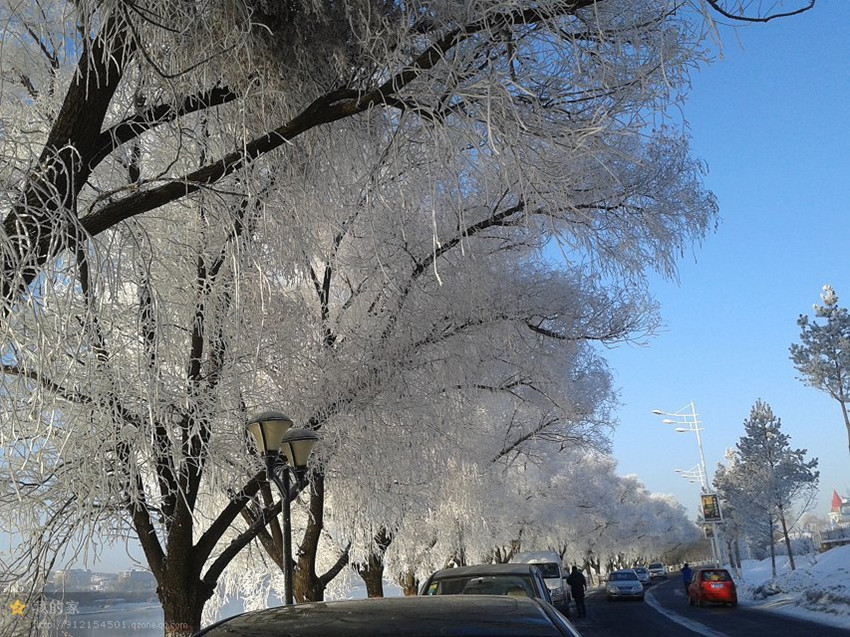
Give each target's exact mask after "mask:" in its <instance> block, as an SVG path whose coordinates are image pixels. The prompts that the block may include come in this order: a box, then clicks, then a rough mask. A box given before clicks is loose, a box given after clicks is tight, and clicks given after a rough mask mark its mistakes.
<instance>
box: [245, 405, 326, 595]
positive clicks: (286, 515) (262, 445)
mask: <svg viewBox="0 0 850 637" xmlns="http://www.w3.org/2000/svg"><path fill="white" fill-rule="evenodd" d="M245 429H246V430H247V431H249V432H250V433H251V435H252V436H254V439H255V440H256V441H257V449H258V450H259V452H260V454H261V455H262V456H263V459H264V460H265V461H266V474H267V475H268V477H269V480H271V481H272V482H274V483H275V484H276V485H277V487H278V489H280V495H281V509H282V512H283V575H284V603H285V604H287V605H291V604H293V603H294V598H293V593H292V580H293V576H294V573H293V568H292V518H291V512H290V505H291V503H292V499H293V498H294V497H295V496H296V495H298V493H299V491H300V490H301V489H303V488H304V487H305V486H306V485H307V461H308V460H309V458H310V452H311V451H312V450H313V445H314V444H316V441H317V440H318V439H319V436H317V435H316V432H314V431H310V430H309V429H298V428H295V427H293V426H292V420H290V419H289V417H288V416H286V415H285V414H283V413H281V412H279V411H265V412H263V413H261V414H258V415H257V416H255V417H254V418H253V419H251V420H250V421H248V424H246V425H245ZM290 472H292V474H293V475H290ZM292 477H294V478H295V483H294V484H291V482H292Z"/></svg>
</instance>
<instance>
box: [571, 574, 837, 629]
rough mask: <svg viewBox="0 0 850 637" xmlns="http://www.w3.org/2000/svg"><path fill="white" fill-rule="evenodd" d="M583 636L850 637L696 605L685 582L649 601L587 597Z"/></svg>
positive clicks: (656, 590)
mask: <svg viewBox="0 0 850 637" xmlns="http://www.w3.org/2000/svg"><path fill="white" fill-rule="evenodd" d="M570 619H571V620H572V622H573V624H574V625H575V627H576V628H577V629H578V631H579V632H580V633H581V635H582V637H615V636H616V637H621V636H627V637H693V636H694V635H702V636H703V637H759V636H761V635H769V636H770V637H848V631H847V630H846V629H843V628H836V627H833V626H826V625H824V624H818V623H814V622H808V621H804V620H800V619H796V618H793V617H789V616H787V615H781V614H778V613H771V612H767V611H762V610H757V609H755V608H748V607H746V606H738V607H737V608H729V607H726V606H720V605H709V606H704V607H703V608H699V607H697V606H690V605H689V604H688V599H687V597H685V591H684V589H683V587H682V584H681V581H680V580H679V578H676V577H672V576H671V577H670V579H669V580H666V581H665V580H662V581H661V582H659V583H654V584H652V586H650V587H649V588H648V589H647V591H646V601H644V602H637V601H631V600H628V601H613V602H609V601H607V600H606V599H605V593H604V591H601V590H599V591H594V592H593V593H592V594H591V595H589V596H588V597H587V617H586V618H584V619H576V617H575V612H572V614H571V618H570Z"/></svg>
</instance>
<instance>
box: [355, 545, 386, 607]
mask: <svg viewBox="0 0 850 637" xmlns="http://www.w3.org/2000/svg"><path fill="white" fill-rule="evenodd" d="M357 573H358V574H359V575H360V577H362V578H363V581H364V582H365V583H366V597H369V598H373V597H383V596H384V562H383V560H382V559H381V558H380V557H378V556H375V555H370V556H369V563H368V564H366V565H362V566H358V567H357Z"/></svg>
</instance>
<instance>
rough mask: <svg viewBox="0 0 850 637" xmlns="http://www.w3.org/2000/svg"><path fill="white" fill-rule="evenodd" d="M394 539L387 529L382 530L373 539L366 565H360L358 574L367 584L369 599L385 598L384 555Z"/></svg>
mask: <svg viewBox="0 0 850 637" xmlns="http://www.w3.org/2000/svg"><path fill="white" fill-rule="evenodd" d="M392 541H393V537H392V535H391V534H390V533H389V532H387V530H386V529H385V528H381V529H380V530H378V532H377V533H375V537H374V538H372V544H373V550H372V552H371V553H370V554H369V559H368V560H367V562H366V564H358V565H357V566H356V569H357V572H358V573H359V575H360V577H362V578H363V581H364V582H365V583H366V595H367V597H383V596H384V555H386V553H387V549H388V548H389V547H390V544H392Z"/></svg>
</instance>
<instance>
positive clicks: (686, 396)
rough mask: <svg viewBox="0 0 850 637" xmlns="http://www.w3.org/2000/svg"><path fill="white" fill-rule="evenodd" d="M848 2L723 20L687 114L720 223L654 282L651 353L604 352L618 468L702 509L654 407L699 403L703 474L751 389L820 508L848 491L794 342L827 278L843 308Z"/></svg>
mask: <svg viewBox="0 0 850 637" xmlns="http://www.w3.org/2000/svg"><path fill="white" fill-rule="evenodd" d="M848 27H850V2H847V1H846V0H820V2H818V3H817V5H816V7H815V9H814V10H812V11H810V12H809V13H807V14H805V15H801V16H797V17H794V18H789V19H784V20H778V21H774V22H771V23H768V24H758V25H753V26H747V27H745V28H740V27H739V28H738V29H737V30H736V31H734V32H733V31H732V30H730V29H728V28H721V33H722V36H723V43H724V44H723V52H722V59H719V60H717V61H716V62H715V63H713V64H712V65H710V66H708V67H706V68H704V69H702V70H701V71H700V72H699V73H697V74H695V75H694V77H693V86H692V91H691V93H690V97H689V99H688V101H687V103H686V104H685V106H684V108H683V116H684V117H685V119H686V120H687V121H688V123H689V125H690V132H691V136H692V145H693V153H694V154H695V155H696V156H697V157H699V158H701V159H702V160H704V161H705V162H706V163H707V165H708V170H709V173H708V175H707V176H706V178H705V183H706V186H707V187H708V188H709V189H711V190H712V191H713V192H714V193H715V194H716V195H717V198H718V200H719V204H720V210H721V215H722V223H721V225H720V227H719V229H718V231H717V232H716V233H715V234H714V235H713V236H711V237H709V239H708V240H707V241H706V242H705V243H704V244H703V245H702V246H699V247H697V248H696V249H695V250H694V251H693V252H692V253H688V254H687V255H686V256H685V257H684V258H683V259H682V260H681V261H680V277H679V281H678V282H668V281H664V280H661V279H660V278H657V277H656V278H653V279H652V283H651V289H652V291H653V293H654V294H655V296H656V298H657V299H658V301H659V302H660V304H661V312H662V316H663V319H664V321H665V328H664V330H663V331H662V332H661V333H659V334H658V336H657V337H656V338H654V339H653V340H652V341H651V342H650V343H649V345H648V346H646V347H633V346H625V347H621V348H618V349H616V350H612V351H608V352H606V357H607V358H608V360H609V362H610V364H611V366H612V368H613V369H614V373H615V382H616V384H617V386H618V387H619V388H620V392H621V402H622V404H623V405H622V408H621V409H620V410H619V419H620V426H619V428H618V430H617V432H616V433H615V435H614V455H615V457H616V458H617V459H618V461H619V473H621V474H632V473H633V474H636V475H637V476H638V477H640V478H641V479H642V480H643V481H644V483H645V484H646V486H647V487H648V488H649V489H650V490H651V491H656V492H663V493H672V494H674V495H675V496H676V497H677V498H678V499H679V500H680V502H682V503H683V504H684V505H685V506H686V507H687V508H688V510H689V511H693V512H694V513H696V510H697V505H698V496H699V487H698V486H697V485H694V484H690V483H689V482H688V481H687V480H685V479H683V478H681V477H680V476H678V475H677V474H675V473H674V472H675V470H676V469H686V470H687V469H690V468H692V467H694V466H695V465H696V464H697V462H698V450H697V442H696V437H695V436H694V435H693V434H681V433H675V432H674V431H673V429H674V427H673V426H671V425H664V424H662V423H661V420H662V417H660V416H655V415H653V414H652V410H653V409H660V410H663V411H668V412H673V411H677V410H679V409H681V408H683V407H686V406H687V405H688V403H689V402H690V401H694V402H695V404H696V408H697V412H698V414H699V420H700V421H701V422H702V423H703V426H704V427H705V430H704V431H702V443H703V448H704V451H705V457H706V464H707V465H708V472H709V476H710V477H711V476H713V473H714V467H715V466H716V464H717V462H719V461H721V460H723V454H724V451H725V449H726V448H728V447H732V446H734V445H735V443H736V442H737V440H738V439H739V438H740V437H741V436H742V435H743V433H744V429H743V422H744V420H745V419H746V418H747V417H748V415H749V412H750V408H751V407H752V405H753V403H755V401H756V400H757V399H762V400H763V401H766V402H767V403H768V404H770V406H771V407H772V408H773V411H774V413H775V414H776V415H777V416H778V417H779V418H780V419H781V420H782V428H783V430H784V431H785V432H786V433H787V434H789V435H790V436H791V445H792V446H793V447H794V448H804V449H808V452H809V457H817V458H819V460H820V467H819V468H820V471H821V480H820V494H819V498H818V503H817V508H816V511H817V512H819V513H826V512H827V511H829V500H830V498H831V495H832V490H833V489H837V490H838V491H839V493H843V494H845V495H850V453H848V449H847V447H848V441H847V433H846V430H845V428H844V425H843V420H842V416H841V411H840V407H839V405H838V403H836V402H834V401H832V400H830V399H829V398H828V397H827V396H826V395H825V394H822V393H820V392H818V391H816V390H814V389H811V388H809V387H806V386H804V385H803V384H802V383H801V382H800V381H798V380H797V379H796V371H795V370H794V368H793V366H792V365H791V362H790V360H789V358H788V347H789V345H790V344H791V343H793V342H796V341H797V339H798V337H799V328H798V327H797V325H796V320H797V317H798V316H799V315H800V314H808V315H810V316H811V315H812V305H813V304H814V303H816V302H819V301H820V299H819V293H820V290H821V286H823V285H824V284H826V283H829V284H831V285H832V286H833V287H834V288H835V289H836V291H837V293H838V297H839V303H840V305H842V306H850V254H848V240H850V214H848V213H850V203H848V201H850V162H848V158H847V153H848V148H850V135H849V134H848V123H847V113H848V102H849V101H850V39H848V37H847V28H848Z"/></svg>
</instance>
